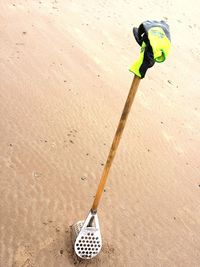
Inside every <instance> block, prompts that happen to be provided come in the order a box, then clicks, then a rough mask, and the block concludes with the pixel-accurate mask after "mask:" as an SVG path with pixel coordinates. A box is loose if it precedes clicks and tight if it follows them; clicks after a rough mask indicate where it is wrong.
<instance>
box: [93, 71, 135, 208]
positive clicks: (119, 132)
mask: <svg viewBox="0 0 200 267" xmlns="http://www.w3.org/2000/svg"><path fill="white" fill-rule="evenodd" d="M139 83H140V78H139V77H138V76H136V75H135V76H134V79H133V82H132V85H131V88H130V91H129V94H128V97H127V100H126V103H125V106H124V109H123V112H122V115H121V118H120V121H119V124H118V127H117V131H116V133H115V137H114V139H113V143H112V146H111V149H110V152H109V155H108V158H107V161H106V165H105V167H104V170H103V173H102V176H101V180H100V182H99V186H98V189H97V192H96V196H95V199H94V202H93V205H92V209H91V211H92V212H93V213H95V212H96V211H97V207H98V205H99V201H100V198H101V195H102V192H103V189H104V187H105V184H106V181H107V177H108V173H109V170H110V167H111V165H112V162H113V159H114V157H115V154H116V151H117V148H118V145H119V142H120V139H121V136H122V133H123V130H124V127H125V124H126V121H127V118H128V114H129V112H130V109H131V105H132V103H133V100H134V97H135V94H136V92H137V88H138V86H139Z"/></svg>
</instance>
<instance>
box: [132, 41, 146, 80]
mask: <svg viewBox="0 0 200 267" xmlns="http://www.w3.org/2000/svg"><path fill="white" fill-rule="evenodd" d="M145 47H146V44H145V42H143V43H142V46H141V50H140V56H139V58H138V60H137V61H136V62H135V63H134V64H133V65H132V66H131V67H130V69H129V71H130V72H132V73H134V74H135V75H137V76H138V77H140V78H142V75H141V73H140V67H141V65H142V63H143V60H144V51H145Z"/></svg>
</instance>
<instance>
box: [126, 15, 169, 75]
mask: <svg viewBox="0 0 200 267" xmlns="http://www.w3.org/2000/svg"><path fill="white" fill-rule="evenodd" d="M133 34H134V37H135V39H136V41H137V43H138V44H139V45H140V46H141V51H140V57H139V59H138V60H137V61H136V62H135V63H134V64H133V65H132V66H131V68H130V71H131V72H133V73H135V74H136V75H137V76H138V77H140V78H144V77H145V74H146V71H147V69H148V68H151V67H152V66H153V65H154V63H155V62H159V63H161V62H163V61H164V60H165V59H166V57H167V55H168V53H169V49H170V45H171V44H170V33H169V26H168V25H167V24H166V22H165V21H160V22H159V21H149V20H148V21H145V22H143V23H142V24H141V25H140V26H139V28H133Z"/></svg>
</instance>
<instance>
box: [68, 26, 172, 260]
mask: <svg viewBox="0 0 200 267" xmlns="http://www.w3.org/2000/svg"><path fill="white" fill-rule="evenodd" d="M152 29H153V30H154V31H153V44H155V45H154V46H155V47H156V48H155V47H154V46H153V44H150V41H151V39H150V37H151V35H150V33H149V32H150V31H151V30H152ZM165 33H166V36H169V28H168V25H167V24H166V23H165V22H163V21H161V22H156V21H146V22H144V23H142V24H141V25H140V27H139V29H137V28H134V35H135V36H136V34H137V35H138V36H137V39H138V40H139V41H140V42H139V44H140V46H141V51H140V57H139V59H138V60H137V61H136V62H135V63H134V64H133V66H132V67H131V68H130V71H131V72H133V73H134V74H135V75H134V79H133V82H132V85H131V88H130V91H129V94H128V97H127V100H126V103H125V106H124V109H123V112H122V115H121V118H120V121H119V124H118V127H117V131H116V133H115V136H114V139H113V143H112V146H111V148H110V152H109V155H108V158H107V161H106V164H105V167H104V170H103V173H102V176H101V180H100V182H99V186H98V189H97V192H96V195H95V199H94V202H93V205H92V208H91V210H90V212H89V214H88V216H87V218H86V220H85V221H79V222H77V223H76V224H74V225H73V226H72V237H73V242H74V250H75V253H76V255H77V256H78V257H80V258H82V259H91V258H93V257H95V256H96V255H97V254H98V253H99V252H100V250H101V248H102V239H101V232H100V227H99V220H98V216H97V208H98V205H99V202H100V198H101V195H102V192H103V190H104V187H105V184H106V181H107V177H108V173H109V170H110V168H111V165H112V162H113V159H114V157H115V154H116V151H117V148H118V145H119V142H120V139H121V136H122V133H123V130H124V127H125V124H126V121H127V118H128V114H129V112H130V109H131V105H132V103H133V100H134V97H135V94H136V92H137V88H138V86H139V83H140V80H141V79H142V78H144V76H145V73H146V71H147V69H148V68H150V67H152V66H153V65H154V63H155V62H156V61H157V62H162V61H164V60H165V58H166V55H167V52H168V51H166V43H165V42H164V43H163V34H165ZM155 36H156V37H155ZM166 36H165V37H166ZM155 38H157V39H155ZM137 39H136V40H137ZM138 40H137V41H138ZM166 40H167V45H168V40H170V39H168V38H167V39H166ZM159 45H160V47H159ZM152 46H153V47H152ZM154 48H155V49H154ZM154 50H155V52H154ZM159 51H160V53H159Z"/></svg>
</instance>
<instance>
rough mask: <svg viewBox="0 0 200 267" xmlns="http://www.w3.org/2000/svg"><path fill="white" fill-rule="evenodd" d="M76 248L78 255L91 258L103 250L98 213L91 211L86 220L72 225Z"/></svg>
mask: <svg viewBox="0 0 200 267" xmlns="http://www.w3.org/2000/svg"><path fill="white" fill-rule="evenodd" d="M72 234H73V241H74V250H75V253H76V254H77V256H78V257H80V258H82V259H91V258H93V257H95V256H96V255H97V254H98V253H99V252H100V250H101V247H102V239H101V232H100V228H99V220H98V216H97V213H93V212H92V211H90V213H89V214H88V217H87V218H86V220H85V221H79V222H77V223H76V224H74V225H73V226H72Z"/></svg>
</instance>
